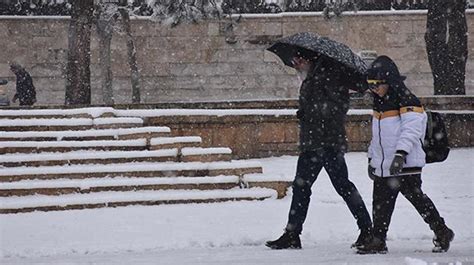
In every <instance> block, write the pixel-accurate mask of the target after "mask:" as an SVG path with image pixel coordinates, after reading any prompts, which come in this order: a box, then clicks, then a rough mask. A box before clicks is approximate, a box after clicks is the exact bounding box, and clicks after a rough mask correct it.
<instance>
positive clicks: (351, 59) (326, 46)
mask: <svg viewBox="0 0 474 265" xmlns="http://www.w3.org/2000/svg"><path fill="white" fill-rule="evenodd" d="M267 50H269V51H271V52H273V53H275V54H276V55H278V57H280V59H281V60H282V61H283V62H284V63H285V64H286V65H288V66H290V67H293V64H292V62H291V60H292V59H293V58H294V57H295V56H297V55H300V54H305V55H306V57H307V56H308V54H311V53H315V54H314V55H315V56H316V55H324V56H326V57H328V58H330V59H332V60H333V61H336V62H339V63H341V64H343V65H344V66H346V67H347V68H349V69H350V70H352V71H353V72H354V73H355V74H359V75H360V77H364V76H365V74H366V71H367V66H366V65H365V63H364V61H363V60H362V58H360V57H359V56H358V55H357V54H355V53H354V52H353V51H352V50H351V49H350V48H349V47H347V46H346V45H345V44H342V43H340V42H337V41H335V40H332V39H329V38H326V37H321V36H319V35H317V34H315V33H311V32H301V33H297V34H294V35H291V36H289V37H285V38H282V39H280V40H278V41H276V42H275V43H274V44H273V45H272V46H270V47H269V48H267Z"/></svg>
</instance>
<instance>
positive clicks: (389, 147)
mask: <svg viewBox="0 0 474 265" xmlns="http://www.w3.org/2000/svg"><path fill="white" fill-rule="evenodd" d="M397 112H398V113H397ZM426 122H427V115H426V113H425V112H424V111H423V109H422V108H420V107H402V108H400V109H399V110H398V111H397V110H391V111H387V112H385V113H380V112H376V111H374V117H373V118H372V140H371V142H370V146H369V151H368V157H369V159H370V166H371V167H373V168H375V175H377V176H380V177H390V176H391V175H390V165H391V164H392V161H393V158H394V157H395V152H396V151H397V150H401V151H405V152H406V153H407V154H408V155H407V156H406V160H405V164H404V165H403V171H402V173H401V174H400V175H408V174H416V173H421V168H422V167H423V166H424V165H425V152H424V151H423V148H422V141H423V139H424V137H425V131H426Z"/></svg>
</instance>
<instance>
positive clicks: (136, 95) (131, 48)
mask: <svg viewBox="0 0 474 265" xmlns="http://www.w3.org/2000/svg"><path fill="white" fill-rule="evenodd" d="M119 11H120V14H121V16H122V20H123V27H124V31H125V36H126V38H127V52H128V64H129V65H130V73H131V81H132V103H140V73H139V71H138V64H137V50H136V49H135V43H134V42H133V36H132V30H131V26H130V16H129V15H128V10H126V9H124V8H119Z"/></svg>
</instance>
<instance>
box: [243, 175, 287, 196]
mask: <svg viewBox="0 0 474 265" xmlns="http://www.w3.org/2000/svg"><path fill="white" fill-rule="evenodd" d="M241 181H242V183H243V184H244V185H245V186H246V187H248V188H254V187H260V188H269V189H273V190H276V191H277V193H278V199H281V198H283V197H285V196H286V194H287V191H288V188H289V187H291V185H292V183H293V179H288V177H285V176H284V175H265V174H247V175H244V176H243V178H242V179H241Z"/></svg>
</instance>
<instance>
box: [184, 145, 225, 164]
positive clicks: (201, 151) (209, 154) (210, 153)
mask: <svg viewBox="0 0 474 265" xmlns="http://www.w3.org/2000/svg"><path fill="white" fill-rule="evenodd" d="M180 155H181V157H180V158H181V159H180V161H182V162H212V161H230V160H231V159H232V150H231V149H230V148H224V147H210V148H202V147H185V148H182V149H181V153H180Z"/></svg>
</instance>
